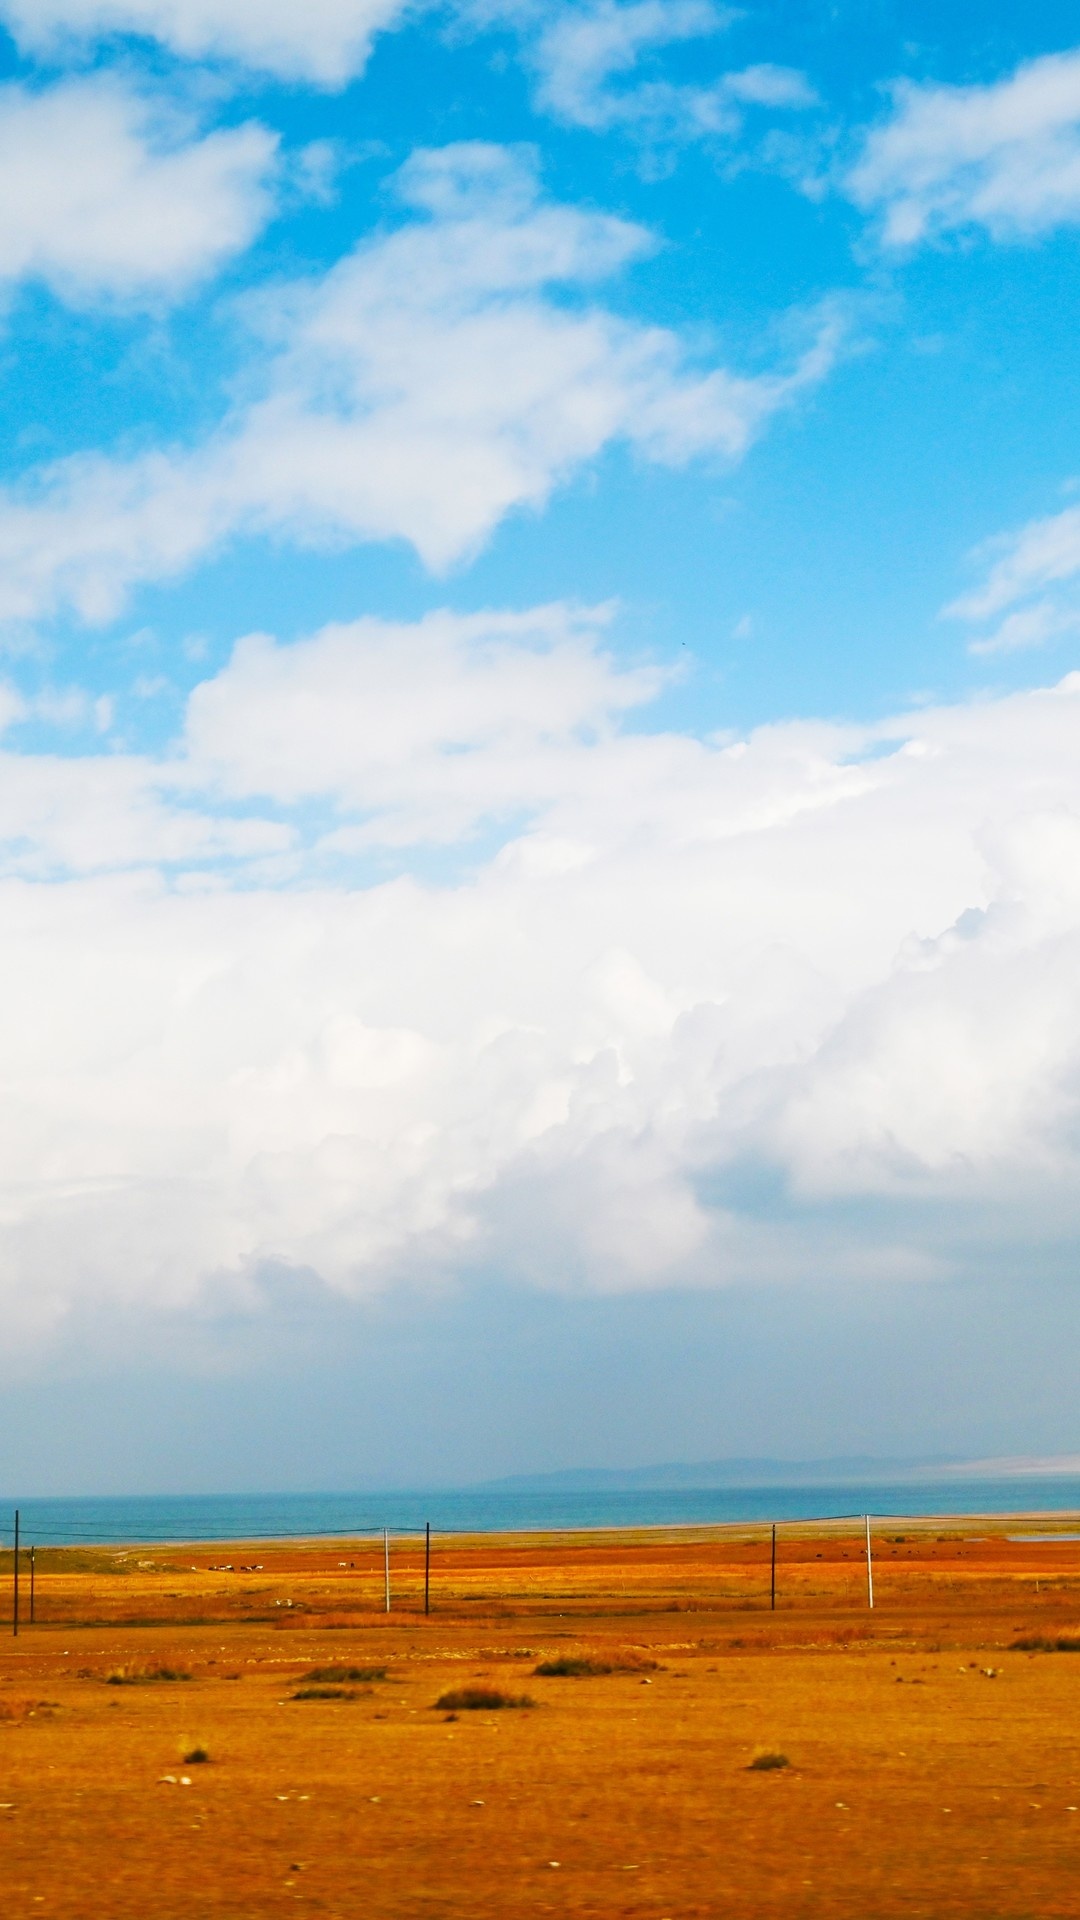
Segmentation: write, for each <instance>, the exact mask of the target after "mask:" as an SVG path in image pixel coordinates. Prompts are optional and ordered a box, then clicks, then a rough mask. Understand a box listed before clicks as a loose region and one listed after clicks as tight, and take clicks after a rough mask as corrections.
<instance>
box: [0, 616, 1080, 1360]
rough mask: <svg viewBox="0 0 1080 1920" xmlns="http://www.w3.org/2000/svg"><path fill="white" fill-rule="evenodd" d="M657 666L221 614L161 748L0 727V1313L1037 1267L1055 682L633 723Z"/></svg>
mask: <svg viewBox="0 0 1080 1920" xmlns="http://www.w3.org/2000/svg"><path fill="white" fill-rule="evenodd" d="M660 681H661V676H659V675H657V673H656V672H655V671H654V670H653V669H650V668H645V669H642V668H640V667H636V666H627V665H625V664H622V663H620V662H619V660H618V659H617V658H616V657H615V655H614V654H613V652H612V651H611V646H610V640H609V637H608V633H607V628H606V623H605V618H604V616H602V615H589V614H587V613H583V612H581V611H580V610H572V609H564V608H558V607H549V608H541V609H537V610H535V611H534V612H532V613H528V614H514V615H502V616H500V615H496V614H488V615H484V616H475V617H472V618H462V617H459V616H453V615H449V614H443V615H439V616H434V617H432V618H431V619H429V620H427V621H424V622H422V623H420V624H419V625H418V626H417V627H415V628H408V627H400V626H397V627H395V626H387V627H382V628H380V627H379V626H378V625H377V624H376V623H374V622H372V621H369V620H367V621H361V622H358V623H356V624H355V625H353V626H348V627H345V626H341V627H336V628H331V629H327V630H325V631H323V632H321V633H318V634H315V635H313V636H312V637H311V638H310V639H309V640H306V641H303V642H300V643H297V644H296V645H294V646H292V647H284V646H281V645H279V644H278V643H276V642H275V641H273V640H272V639H270V638H268V637H261V638H257V639H254V640H252V639H249V640H247V641H244V642H242V643H240V644H239V645H238V646H237V648H236V650H235V653H234V655H233V657H232V659H231V660H230V661H229V662H228V663H227V664H226V665H225V666H224V667H223V668H222V670H221V671H220V672H219V673H217V674H216V675H214V676H213V677H212V678H210V679H208V680H206V681H205V682H204V683H203V685H202V686H200V687H199V688H197V689H196V691H195V693H194V694H193V696H192V698H191V701H190V704H189V708H188V713H187V720H186V730H185V734H184V737H183V740H182V741H180V742H179V743H178V745H177V747H176V750H175V752H174V753H173V754H172V755H171V756H168V757H166V758H164V759H162V760H161V761H158V762H153V761H150V760H148V759H141V760H138V761H135V760H131V759H126V758H125V757H124V756H117V755H107V754H104V753H93V754H89V755H87V756H84V757H82V758H71V759H69V760H67V761H65V762H62V763H61V762H58V761H56V760H54V759H49V758H45V757H42V756H40V755H34V754H29V753H25V754H19V753H18V751H17V750H16V747H15V745H14V744H11V745H9V747H8V750H7V751H6V752H5V753H4V754H3V756H2V757H0V821H2V824H3V840H2V853H3V862H2V865H0V902H2V910H3V915H4V926H5V939H4V942H3V946H2V947H0V1062H2V1063H3V1064H2V1075H0V1077H2V1082H3V1099H2V1100H0V1142H2V1148H3V1151H2V1154H0V1166H2V1168H3V1179H2V1181H0V1296H2V1297H3V1298H4V1300H5V1306H6V1313H7V1320H8V1324H9V1325H10V1324H13V1322H14V1321H15V1320H16V1319H17V1318H18V1316H19V1315H20V1314H21V1315H22V1317H23V1320H24V1323H25V1327H26V1329H27V1331H28V1333H32V1332H33V1331H34V1330H35V1329H37V1330H38V1331H40V1330H41V1329H42V1328H43V1327H47V1326H48V1325H49V1324H52V1323H54V1322H55V1321H56V1320H57V1319H58V1318H62V1317H63V1316H64V1315H65V1314H66V1313H67V1312H68V1311H69V1310H70V1308H71V1307H72V1306H73V1305H81V1306H86V1307H92V1306H93V1304H94V1302H103V1301H111V1302H114V1303H115V1302H117V1301H120V1302H124V1301H130V1302H138V1303H139V1304H140V1305H141V1306H151V1307H153V1306H162V1307H168V1308H170V1309H171V1308H183V1307H185V1306H191V1305H193V1304H194V1303H197V1302H201V1303H203V1306H204V1307H205V1306H206V1305H207V1304H209V1305H211V1306H212V1304H213V1302H214V1300H215V1299H223V1300H225V1301H226V1302H227V1303H228V1308H229V1311H230V1312H231V1311H234V1310H235V1309H236V1307H237V1304H238V1303H240V1304H241V1305H242V1304H243V1302H244V1301H245V1300H247V1301H249V1302H250V1304H251V1308H252V1311H254V1310H255V1307H256V1305H257V1300H258V1297H259V1276H260V1274H262V1273H264V1272H266V1271H268V1270H274V1271H278V1272H280V1271H281V1270H282V1269H291V1270H293V1271H294V1272H297V1273H299V1274H304V1273H307V1274H314V1275H318V1276H319V1279H320V1281H321V1283H322V1284H325V1285H328V1286H330V1287H332V1288H334V1289H337V1290H338V1291H340V1292H342V1293H344V1294H347V1295H355V1294H360V1293H365V1292H369V1291H371V1290H372V1289H377V1288H382V1287H386V1286H390V1285H393V1284H394V1283H395V1282H396V1281H397V1280H400V1279H403V1278H404V1279H407V1280H408V1281H409V1282H410V1284H415V1283H416V1282H417V1281H418V1280H420V1281H425V1280H427V1281H430V1280H433V1279H436V1278H439V1279H442V1280H444V1281H445V1280H446V1279H447V1278H451V1277H452V1276H453V1275H454V1274H457V1273H463V1272H466V1271H467V1272H469V1273H472V1274H475V1273H477V1272H478V1271H482V1270H484V1269H485V1268H493V1269H497V1270H498V1271H499V1272H500V1273H501V1274H502V1275H503V1276H504V1277H506V1278H513V1277H514V1276H515V1275H516V1276H517V1277H518V1278H519V1279H522V1280H524V1281H526V1282H528V1283H529V1284H544V1285H549V1286H557V1287H563V1286H574V1287H589V1288H602V1289H620V1288H621V1289H625V1288H628V1287H641V1286H657V1285H665V1284H691V1285H718V1284H724V1283H725V1282H727V1281H730V1280H736V1279H737V1280H747V1279H755V1278H756V1279H759V1280H768V1279H772V1278H786V1279H792V1278H799V1277H805V1278H812V1279H818V1278H820V1277H821V1276H822V1274H823V1273H825V1272H826V1271H827V1272H828V1273H830V1274H832V1275H836V1274H843V1275H847V1276H848V1277H849V1278H851V1279H856V1278H859V1277H880V1276H882V1275H886V1274H890V1275H893V1276H896V1275H903V1276H906V1277H909V1278H920V1277H927V1276H935V1275H938V1276H940V1275H948V1274H951V1273H958V1272H964V1273H972V1272H977V1271H979V1270H980V1266H981V1263H982V1262H983V1261H984V1260H985V1259H986V1258H988V1257H990V1256H991V1255H993V1257H998V1256H999V1255H1000V1249H1001V1247H1002V1246H1003V1245H1009V1244H1011V1245H1015V1246H1023V1248H1024V1258H1025V1261H1026V1262H1027V1263H1028V1266H1029V1268H1030V1269H1031V1270H1033V1271H1039V1270H1046V1268H1047V1267H1048V1266H1049V1267H1051V1268H1052V1267H1053V1263H1054V1260H1055V1259H1058V1258H1060V1254H1059V1252H1058V1251H1057V1250H1058V1249H1060V1248H1061V1247H1063V1246H1065V1245H1066V1244H1068V1243H1069V1242H1070V1240H1071V1241H1073V1242H1074V1240H1075V1232H1076V1226H1077V1217H1076V1216H1077V1202H1076V1194H1077V1192H1078V1191H1080V1185H1078V1180H1077V1173H1078V1167H1077V1158H1078V1154H1080V1126H1078V1121H1080V1109H1078V1095H1080V994H1078V992H1077V987H1076V982H1077V980H1078V979H1080V883H1078V882H1077V875H1078V874H1080V763H1078V760H1077V755H1076V738H1077V725H1078V721H1080V676H1078V675H1073V676H1070V677H1069V678H1068V679H1066V680H1065V681H1063V682H1062V683H1061V684H1060V685H1059V686H1057V687H1053V688H1048V689H1045V690H1042V691H1037V692H1034V693H1025V694H1023V695H1015V696H1012V697H1010V698H1007V699H999V700H991V701H984V702H981V703H977V704H972V705H963V704H961V705H957V706H953V707H943V708H939V709H931V710H921V711H919V712H917V713H908V714H901V715H900V716H898V717H897V718H895V719H893V720H891V721H889V722H887V723H883V724H877V725H875V726H873V727H855V726H849V727H840V726H837V725H835V724H826V723H824V722H822V723H812V722H801V723H794V722H793V723H785V724H781V725H774V726H768V727H763V728H761V729H759V730H758V731H756V732H755V733H753V734H751V735H749V736H748V737H746V738H743V739H729V738H724V739H719V738H717V739H698V738H694V737H692V736H689V735H686V734H677V733H666V732H663V731H659V730H657V729H655V728H650V727H649V725H648V705H647V703H648V701H649V699H650V698H651V697H652V696H653V694H654V693H655V692H656V691H657V689H658V687H659V685H660ZM5 713H6V718H7V721H8V727H9V739H10V741H11V742H12V743H15V742H16V741H17V729H18V724H19V718H20V709H19V707H18V703H17V702H15V703H8V706H7V708H6V709H5ZM290 715H291V716H292V720H291V723H290ZM630 716H633V724H632V725H628V724H627V720H628V718H629V717H630ZM414 773H415V786H414V783H413V779H412V776H413V774H414ZM44 796H48V804H46V799H45V797H44ZM50 808H51V811H50ZM80 820H82V821H83V822H85V823H88V824H86V825H85V829H84V833H83V837H82V838H81V839H80V838H79V834H78V831H77V828H78V824H79V822H80ZM125 823H126V824H125ZM478 825H482V826H483V827H484V829H485V831H484V838H483V841H482V843H477V842H476V841H475V838H470V837H469V836H475V833H476V829H477V826H478ZM349 832H353V833H355V834H356V835H357V836H358V840H357V842H356V843H355V844H357V845H359V846H361V847H362V848H364V849H366V851H367V852H368V853H369V854H370V853H371V852H372V850H373V849H375V850H379V849H381V854H380V858H381V860H382V863H383V864H382V867H381V869H380V868H379V867H378V866H375V867H372V866H371V865H370V863H369V865H368V867H367V869H366V870H365V869H362V868H358V867H357V865H356V863H355V860H354V858H353V851H354V848H353V846H352V844H351V843H349V842H348V841H347V840H345V839H343V838H342V836H343V835H347V834H348V833H349ZM215 834H216V835H217V836H218V838H217V840H216V842H215V837H214V836H215ZM275 835H276V836H277V837H276V839H275ZM453 835H456V836H457V840H456V842H454V843H452V844H447V843H450V842H451V836H453ZM170 836H172V837H171V838H170ZM245 836H246V840H245ZM432 842H435V843H441V844H442V845H443V847H444V852H443V853H442V854H441V855H440V856H439V859H440V861H441V863H442V864H441V865H440V866H439V867H437V868H436V869H435V870H432V869H431V868H430V867H428V868H426V869H425V870H426V872H427V875H428V877H427V878H424V879H421V878H419V877H417V873H416V871H415V870H414V866H413V863H412V859H411V854H410V851H409V850H410V848H411V847H414V846H419V845H430V844H431V843H432ZM95 843H96V851H95V850H94V849H95ZM395 849H397V851H396V852H395ZM275 860H276V861H277V862H278V864H277V866H276V867H275V866H274V865H273V864H272V863H273V862H274V861H275ZM65 862H66V864H65ZM268 862H269V863H270V864H268ZM945 1202H947V1203H948V1204H947V1205H944V1204H943V1203H945ZM43 1276H45V1277H44V1278H43Z"/></svg>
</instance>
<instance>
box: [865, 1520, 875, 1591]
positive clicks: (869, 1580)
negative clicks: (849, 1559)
mask: <svg viewBox="0 0 1080 1920" xmlns="http://www.w3.org/2000/svg"><path fill="white" fill-rule="evenodd" d="M866 1604H867V1606H868V1607H869V1608H870V1610H871V1612H872V1611H873V1607H874V1562H873V1560H872V1558H871V1555H870V1515H869V1514H867V1515H866Z"/></svg>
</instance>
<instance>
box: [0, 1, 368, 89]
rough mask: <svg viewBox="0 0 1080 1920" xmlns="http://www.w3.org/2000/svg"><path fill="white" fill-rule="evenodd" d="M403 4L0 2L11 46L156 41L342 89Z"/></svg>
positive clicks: (46, 50)
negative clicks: (129, 37) (124, 38)
mask: <svg viewBox="0 0 1080 1920" xmlns="http://www.w3.org/2000/svg"><path fill="white" fill-rule="evenodd" d="M403 11H404V8H403V5H402V0H306V4H305V5H304V6H303V7H298V6H296V5H295V4H294V0H3V5H2V6H0V15H2V17H3V19H4V20H5V21H6V23H7V25H8V27H9V28H10V30H11V32H12V33H13V34H14V36H15V39H16V41H17V43H18V45H19V46H20V47H21V48H22V49H23V50H24V51H25V52H30V53H35V54H45V55H53V54H55V53H56V52H57V51H63V49H64V48H65V46H66V45H68V44H70V43H75V44H78V43H79V42H87V41H94V40H97V39H100V38H102V37H103V36H106V35H110V34H136V35H140V36H143V37H145V38H147V39H151V40H156V41H158V42H159V43H160V44H161V45H163V46H165V47H168V48H169V49H170V51H171V52H173V53H176V54H179V55H180V56H181V57H182V58H184V59H188V60H207V59H219V60H228V61H235V62H237V63H239V64H240V65H242V66H245V67H248V68H252V69H254V70H255V71H256V72H261V73H271V74H276V75H278V76H279V77H280V78H282V79H284V80H294V79H296V80H310V81H315V82H317V83H319V84H320V85H322V86H331V87H336V86H342V85H344V83H345V82H346V81H347V80H348V79H349V78H350V77H351V76H352V75H354V74H357V73H359V72H360V71H361V70H362V68H363V66H364V64H365V62H366V60H367V56H368V53H369V51H370V47H371V42H372V39H373V38H374V36H375V34H376V33H378V32H379V31H380V30H381V29H383V28H384V27H388V26H391V25H392V24H393V23H394V22H395V20H396V19H397V18H398V17H399V16H400V15H401V13H402V12H403Z"/></svg>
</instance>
